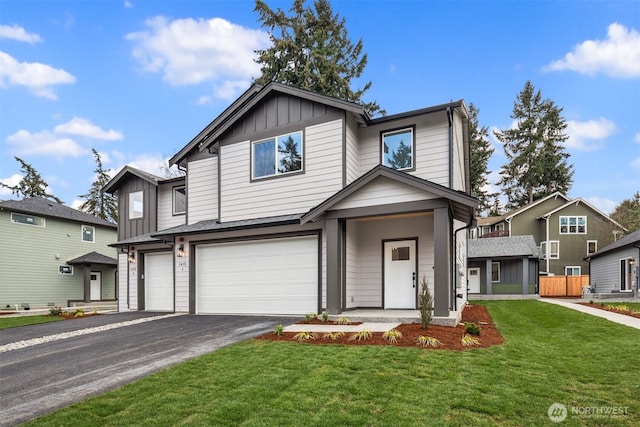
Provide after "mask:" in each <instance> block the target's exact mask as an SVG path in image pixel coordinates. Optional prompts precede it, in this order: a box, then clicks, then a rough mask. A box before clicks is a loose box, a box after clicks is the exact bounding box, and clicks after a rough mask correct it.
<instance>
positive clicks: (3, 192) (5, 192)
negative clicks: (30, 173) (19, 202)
mask: <svg viewBox="0 0 640 427" xmlns="http://www.w3.org/2000/svg"><path fill="white" fill-rule="evenodd" d="M21 180H22V175H20V174H17V173H16V174H13V175H11V176H10V177H9V178H0V182H2V183H3V184H4V185H8V186H10V187H14V186H16V185H18V184H19V183H20V181H21ZM7 196H9V197H11V196H15V195H14V194H13V193H12V192H11V190H9V189H8V188H5V187H0V197H7Z"/></svg>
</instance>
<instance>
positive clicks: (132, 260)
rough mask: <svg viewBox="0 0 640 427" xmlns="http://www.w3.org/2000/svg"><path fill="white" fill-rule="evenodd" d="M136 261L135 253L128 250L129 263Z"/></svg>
mask: <svg viewBox="0 0 640 427" xmlns="http://www.w3.org/2000/svg"><path fill="white" fill-rule="evenodd" d="M135 262H136V253H135V252H134V251H131V252H129V263H131V264H135Z"/></svg>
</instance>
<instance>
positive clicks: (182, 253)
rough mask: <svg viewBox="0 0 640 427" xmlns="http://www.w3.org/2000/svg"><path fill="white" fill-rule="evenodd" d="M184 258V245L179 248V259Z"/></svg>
mask: <svg viewBox="0 0 640 427" xmlns="http://www.w3.org/2000/svg"><path fill="white" fill-rule="evenodd" d="M183 256H184V245H182V244H181V245H180V246H178V258H182V257H183Z"/></svg>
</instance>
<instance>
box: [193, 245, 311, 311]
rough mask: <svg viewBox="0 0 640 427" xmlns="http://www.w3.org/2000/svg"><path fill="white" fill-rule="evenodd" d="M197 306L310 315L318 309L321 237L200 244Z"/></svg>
mask: <svg viewBox="0 0 640 427" xmlns="http://www.w3.org/2000/svg"><path fill="white" fill-rule="evenodd" d="M196 310H197V312H198V313H207V314H305V313H310V312H315V311H317V310H318V237H317V236H303V237H293V238H279V239H267V240H253V241H243V242H234V243H224V244H211V245H200V246H198V247H197V249H196Z"/></svg>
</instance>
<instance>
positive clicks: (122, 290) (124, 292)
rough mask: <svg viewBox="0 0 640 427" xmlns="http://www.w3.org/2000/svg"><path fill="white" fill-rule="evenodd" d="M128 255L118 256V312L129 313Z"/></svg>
mask: <svg viewBox="0 0 640 427" xmlns="http://www.w3.org/2000/svg"><path fill="white" fill-rule="evenodd" d="M128 272H129V262H128V254H126V253H119V254H118V311H129V290H128V287H129V276H128V274H127V273H128Z"/></svg>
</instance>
